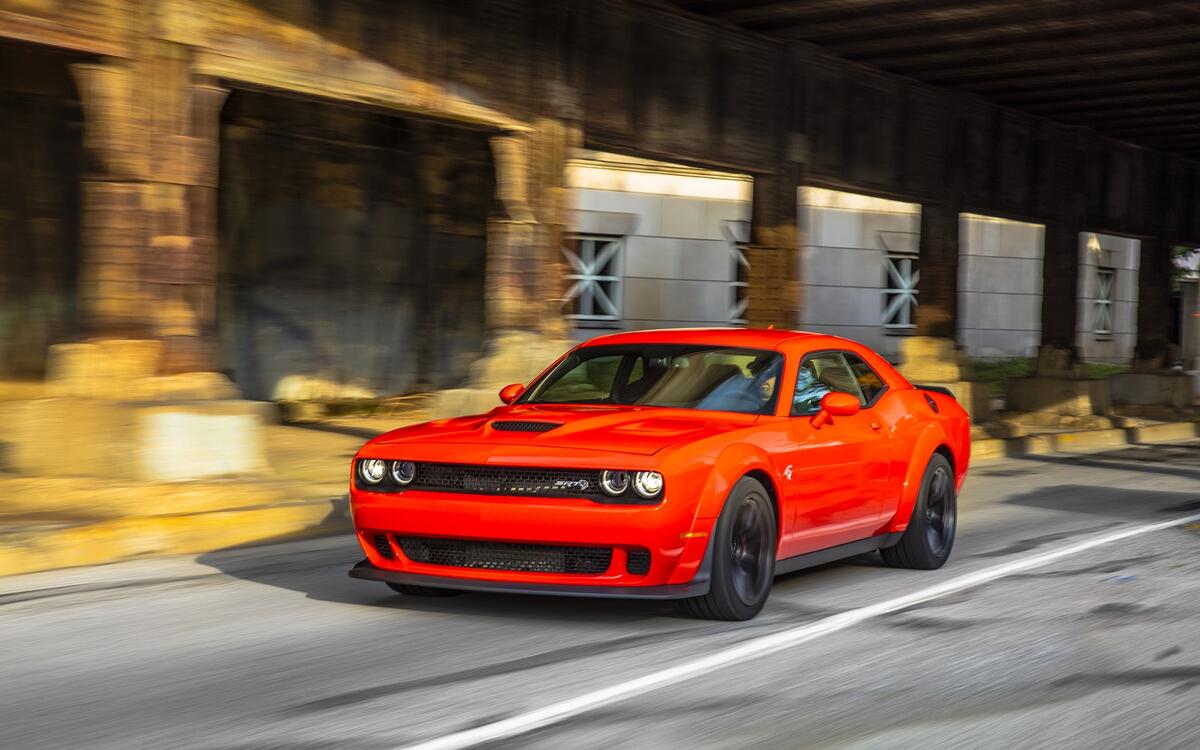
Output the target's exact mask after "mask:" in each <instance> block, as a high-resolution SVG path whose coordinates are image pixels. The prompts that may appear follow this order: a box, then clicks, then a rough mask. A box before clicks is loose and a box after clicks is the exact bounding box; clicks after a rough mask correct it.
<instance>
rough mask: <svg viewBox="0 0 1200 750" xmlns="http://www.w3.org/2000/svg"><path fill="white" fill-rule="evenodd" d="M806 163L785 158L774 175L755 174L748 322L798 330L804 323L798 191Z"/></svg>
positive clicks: (747, 255) (760, 326)
mask: <svg viewBox="0 0 1200 750" xmlns="http://www.w3.org/2000/svg"><path fill="white" fill-rule="evenodd" d="M802 180H803V165H801V164H798V163H795V162H787V163H786V164H785V166H784V169H783V170H782V171H781V172H779V173H776V174H770V175H758V176H755V178H754V197H753V204H752V206H751V220H750V244H749V245H748V246H747V247H746V248H745V252H746V260H747V261H748V262H749V264H750V272H749V300H748V304H747V306H746V321H747V322H748V323H749V325H751V326H753V327H758V328H765V327H766V326H768V325H774V326H775V327H777V328H794V327H796V326H797V325H798V324H799V321H800V310H801V299H800V295H801V293H802V291H801V290H802V286H801V280H800V224H799V213H798V212H799V195H798V192H797V191H798V190H799V187H800V184H801V182H802Z"/></svg>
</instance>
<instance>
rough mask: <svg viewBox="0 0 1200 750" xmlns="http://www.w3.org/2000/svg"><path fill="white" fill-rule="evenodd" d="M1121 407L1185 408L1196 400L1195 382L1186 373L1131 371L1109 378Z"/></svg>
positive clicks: (1113, 397) (1115, 401) (1115, 399)
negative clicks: (1127, 405)
mask: <svg viewBox="0 0 1200 750" xmlns="http://www.w3.org/2000/svg"><path fill="white" fill-rule="evenodd" d="M1108 383H1109V388H1110V389H1111V390H1112V399H1113V402H1114V403H1117V404H1135V405H1138V406H1170V407H1173V408H1176V409H1182V408H1184V407H1186V406H1190V405H1191V404H1192V402H1193V400H1194V398H1195V393H1194V386H1193V384H1192V379H1191V378H1190V377H1188V376H1187V374H1185V373H1183V372H1166V373H1164V372H1128V373H1121V374H1119V375H1112V376H1109V378H1108Z"/></svg>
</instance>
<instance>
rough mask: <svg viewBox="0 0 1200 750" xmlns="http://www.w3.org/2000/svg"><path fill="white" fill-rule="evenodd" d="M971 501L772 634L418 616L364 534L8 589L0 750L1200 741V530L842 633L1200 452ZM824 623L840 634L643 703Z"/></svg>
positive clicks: (806, 575)
mask: <svg viewBox="0 0 1200 750" xmlns="http://www.w3.org/2000/svg"><path fill="white" fill-rule="evenodd" d="M960 502H961V517H960V529H959V539H958V544H957V547H956V549H955V554H954V557H953V558H952V560H951V562H950V564H949V565H947V566H946V567H945V568H943V569H942V570H940V571H935V572H912V571H896V570H890V569H887V568H884V567H882V566H881V564H880V563H879V562H878V561H877V559H876V558H874V557H872V556H865V557H862V558H857V559H855V560H852V561H849V562H846V563H840V564H835V565H829V566H825V567H822V568H818V569H815V570H810V571H804V572H800V573H797V574H793V575H789V576H787V577H785V578H781V579H780V580H778V581H777V582H776V585H775V589H774V591H773V593H772V596H771V600H770V602H769V603H768V604H767V607H766V609H765V610H764V612H763V614H762V615H761V616H760V617H759V618H758V619H756V620H754V621H752V622H749V623H711V622H704V621H697V620H691V619H688V618H687V617H685V616H683V615H682V614H680V613H678V612H677V611H676V610H675V609H674V608H673V607H672V606H671V605H669V604H657V603H628V602H610V601H592V600H575V599H548V598H526V597H514V596H508V597H506V596H498V595H482V594H470V595H465V596H462V597H457V598H452V599H436V600H425V599H409V598H405V597H400V596H397V595H394V594H392V593H391V592H390V590H388V589H387V588H385V587H383V586H382V585H380V584H372V583H368V582H364V581H356V580H351V579H349V578H347V577H346V576H345V570H346V569H347V568H348V567H349V566H350V565H351V564H352V563H353V562H354V561H355V560H356V559H357V554H356V551H355V549H354V546H353V543H352V540H351V539H349V538H336V539H324V540H319V541H315V542H306V543H297V544H285V545H275V546H271V547H259V548H255V549H250V550H237V551H229V552H222V553H215V554H211V555H206V556H204V557H202V558H201V559H200V560H195V561H193V560H182V559H180V560H158V561H144V562H137V563H129V564H122V565H114V566H106V567H104V568H96V569H90V570H82V571H66V572H60V573H51V574H39V575H33V576H24V577H20V578H9V579H2V580H0V748H5V749H7V750H17V749H18V748H38V749H39V750H49V749H51V748H119V749H121V750H126V749H130V748H234V749H239V750H268V749H271V748H289V749H290V748H295V749H297V750H318V749H322V750H323V749H325V748H329V749H333V748H338V749H339V750H358V749H362V750H373V749H375V748H379V749H381V750H383V749H387V748H398V747H405V746H408V745H411V744H414V743H419V742H423V741H429V740H435V739H437V738H444V737H446V736H451V737H454V736H457V735H455V733H458V732H461V731H464V730H469V729H471V728H478V727H490V726H494V725H495V723H496V722H500V721H505V720H509V719H514V717H515V721H516V723H517V724H520V721H521V717H526V716H528V712H530V711H532V710H537V709H539V708H541V707H544V706H547V705H552V704H556V703H558V702H562V701H570V700H572V699H573V698H575V697H577V696H581V695H586V694H589V693H590V692H592V691H595V690H597V689H600V688H606V687H610V686H616V687H617V688H618V690H617V691H616V693H615V694H614V695H613V696H612V697H613V698H614V700H613V701H611V702H605V703H603V704H601V705H598V706H595V707H593V708H590V709H587V710H581V711H578V712H573V713H570V712H568V714H567V715H565V716H563V717H562V719H561V721H557V722H555V723H552V724H550V725H548V726H542V727H540V728H534V729H532V731H527V732H526V731H522V732H521V733H519V734H516V735H515V736H507V737H502V738H500V739H494V740H492V741H490V742H488V743H487V744H486V745H485V746H487V747H491V748H497V747H504V748H526V747H532V748H573V749H574V748H626V747H628V748H638V749H639V750H643V749H644V748H676V747H678V748H808V747H837V748H864V749H865V748H893V747H894V748H908V747H915V746H929V747H952V748H972V747H981V748H1015V747H1032V748H1042V747H1046V748H1075V747H1081V748H1132V747H1138V748H1200V575H1197V574H1198V573H1200V524H1192V525H1185V526H1179V527H1172V528H1165V529H1160V530H1157V531H1153V532H1150V533H1144V534H1140V535H1138V536H1134V537H1130V538H1127V539H1123V540H1119V541H1113V542H1109V543H1105V544H1102V545H1099V546H1096V547H1094V548H1091V549H1087V550H1084V551H1079V552H1076V553H1074V554H1071V555H1068V556H1065V557H1062V558H1060V559H1057V560H1053V561H1050V562H1047V563H1045V564H1044V565H1041V566H1038V567H1035V568H1030V569H1024V570H1016V571H1015V572H1012V574H1011V575H1003V576H998V575H997V576H994V577H995V580H991V581H987V582H982V583H980V584H979V585H973V586H968V587H963V588H961V589H960V590H957V591H955V592H953V593H950V594H948V595H946V596H941V597H938V598H931V599H928V600H926V601H923V602H921V603H918V604H915V605H913V606H908V607H903V608H899V609H897V610H895V611H886V612H882V613H878V614H877V615H875V616H872V617H869V618H864V620H863V621H862V622H855V623H851V624H849V625H846V626H841V627H829V628H828V629H827V630H822V629H825V628H826V625H827V624H828V623H831V622H832V623H834V624H835V625H836V624H837V623H839V622H841V620H839V619H838V617H836V616H838V615H839V613H846V612H853V611H856V609H857V608H861V607H868V606H871V605H874V604H878V603H879V602H882V601H886V600H889V599H892V598H894V597H897V596H902V595H906V594H910V593H914V592H925V591H928V589H929V588H930V587H931V586H935V585H937V584H939V583H942V582H946V581H952V580H957V581H961V580H962V576H964V575H967V574H971V573H975V572H979V571H996V570H998V568H997V566H1007V565H1009V564H1010V563H1018V564H1021V563H1022V561H1028V560H1029V559H1031V558H1032V557H1033V556H1037V555H1043V554H1044V553H1047V552H1053V551H1055V550H1062V549H1065V548H1067V547H1069V546H1071V545H1073V544H1075V543H1076V542H1080V541H1085V540H1089V539H1095V538H1097V537H1100V536H1104V535H1108V534H1111V533H1112V532H1114V531H1120V530H1123V529H1131V528H1135V527H1140V526H1144V525H1146V524H1154V523H1159V522H1162V521H1165V520H1170V519H1172V518H1176V517H1183V516H1188V515H1195V514H1197V513H1200V444H1191V445H1188V446H1173V447H1158V448H1134V449H1128V450H1125V451H1120V452H1115V453H1110V454H1104V455H1094V456H1087V457H1082V456H1081V457H1066V456H1064V457H1038V458H1031V459H1024V460H1012V461H1008V462H1003V463H993V464H988V465H982V466H980V467H978V468H977V469H975V470H974V471H973V473H972V474H971V476H970V478H969V479H968V483H967V486H966V489H965V491H964V493H963V496H962V498H961V501H960ZM1010 567H1011V566H1010ZM1018 567H1019V565H1018ZM989 575H991V574H989ZM831 617H832V618H833V619H832V620H831V619H830V618H831ZM806 626H811V628H815V629H817V630H821V632H820V633H819V634H818V635H817V636H816V637H813V638H811V639H807V640H805V641H804V642H801V643H796V644H793V645H790V646H788V647H786V648H783V649H782V650H777V651H773V652H770V653H766V654H760V655H758V656H757V657H755V658H746V659H734V660H732V661H730V662H729V663H726V664H723V665H721V666H719V667H718V668H716V669H713V670H711V671H707V672H702V673H699V674H694V675H692V676H690V677H688V678H687V679H684V680H683V681H681V682H677V683H675V684H670V685H666V686H663V687H660V688H658V689H655V690H651V691H649V692H644V693H639V694H629V693H628V689H629V686H630V685H631V683H630V681H631V680H636V679H638V678H643V677H646V676H653V675H659V674H662V670H665V669H672V668H678V667H680V666H683V667H687V666H688V665H695V664H696V663H697V660H698V659H703V658H706V657H711V656H712V655H714V654H718V655H720V654H726V653H729V652H728V649H730V648H731V647H735V646H737V645H738V644H742V643H746V642H748V641H751V640H752V639H756V638H759V637H761V636H764V635H771V634H784V633H793V632H797V629H798V628H804V627H806ZM804 632H808V631H804ZM634 684H636V683H634ZM622 691H625V692H622Z"/></svg>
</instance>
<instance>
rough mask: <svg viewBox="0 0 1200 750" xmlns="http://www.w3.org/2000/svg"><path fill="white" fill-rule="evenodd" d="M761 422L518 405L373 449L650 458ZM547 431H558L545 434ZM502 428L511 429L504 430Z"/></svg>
mask: <svg viewBox="0 0 1200 750" xmlns="http://www.w3.org/2000/svg"><path fill="white" fill-rule="evenodd" d="M757 419H758V417H757V416H756V415H753V414H735V413H732V412H716V411H697V410H694V409H666V408H660V407H642V406H606V405H590V404H589V405H567V404H517V405H514V406H504V407H499V408H497V409H494V410H492V411H491V412H489V413H487V414H478V415H475V416H470V417H456V418H454V419H442V420H437V421H434V422H426V423H424V424H419V425H413V426H412V427H405V428H402V429H399V430H395V431H393V432H389V433H387V434H385V435H381V436H380V437H379V438H377V439H376V440H375V441H374V444H375V445H400V444H404V443H422V444H429V443H447V444H454V443H460V444H461V443H472V444H480V443H484V444H487V443H490V444H494V445H525V446H537V447H541V448H570V449H576V450H596V451H606V452H613V451H615V452H619V453H634V454H640V455H651V454H653V453H657V452H658V451H660V450H662V449H663V448H665V447H667V446H668V445H670V444H672V443H675V442H678V441H681V440H688V439H699V438H702V437H707V436H709V435H713V434H716V433H720V432H724V431H727V430H733V429H737V428H739V427H745V426H747V425H751V424H753V423H754V422H755V421H756V420H757ZM514 422H515V423H517V424H515V425H513V424H508V425H505V424H504V423H514ZM496 423H501V426H500V427H497V426H496ZM548 425H556V426H555V427H553V428H552V429H545V427H546V426H548ZM504 426H508V427H509V428H510V429H507V430H506V429H501V428H502V427H504ZM511 428H517V429H511ZM543 430H544V431H543Z"/></svg>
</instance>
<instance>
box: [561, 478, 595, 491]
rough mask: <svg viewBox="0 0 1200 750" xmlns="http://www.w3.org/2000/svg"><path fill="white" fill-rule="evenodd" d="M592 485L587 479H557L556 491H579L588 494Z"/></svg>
mask: <svg viewBox="0 0 1200 750" xmlns="http://www.w3.org/2000/svg"><path fill="white" fill-rule="evenodd" d="M589 486H590V485H589V484H588V480H586V479H555V480H554V489H556V490H578V491H579V492H586V491H587V488H588V487H589Z"/></svg>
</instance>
